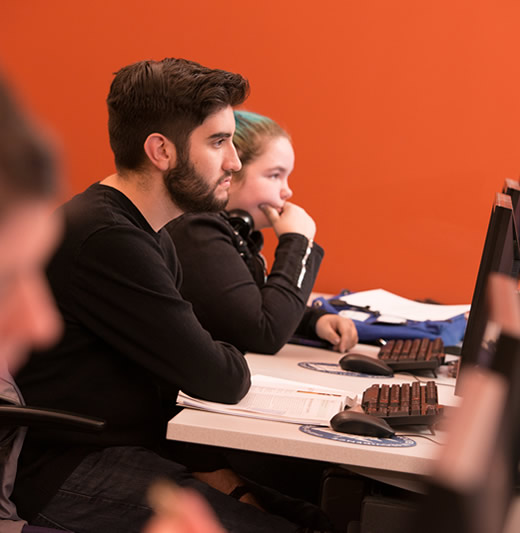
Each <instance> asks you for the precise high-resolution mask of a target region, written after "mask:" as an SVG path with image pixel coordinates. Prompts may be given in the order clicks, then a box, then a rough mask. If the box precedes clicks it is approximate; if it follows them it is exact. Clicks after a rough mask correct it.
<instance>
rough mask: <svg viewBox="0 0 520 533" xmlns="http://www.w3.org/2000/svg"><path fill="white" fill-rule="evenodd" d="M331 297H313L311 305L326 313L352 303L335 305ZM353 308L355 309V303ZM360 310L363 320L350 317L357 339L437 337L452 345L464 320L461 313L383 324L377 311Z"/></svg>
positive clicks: (461, 331) (462, 327) (462, 334)
mask: <svg viewBox="0 0 520 533" xmlns="http://www.w3.org/2000/svg"><path fill="white" fill-rule="evenodd" d="M332 300H336V301H337V300H338V296H335V297H334V298H324V297H319V298H316V299H315V300H314V301H313V303H312V305H313V307H317V308H320V309H324V310H325V311H328V312H329V313H339V312H340V311H342V310H348V309H352V307H353V306H349V304H347V302H345V305H344V307H338V306H337V305H332V304H331V303H330V302H331V301H332ZM355 309H356V310H359V308H357V307H355ZM363 312H365V313H367V314H369V315H370V316H369V317H368V318H367V319H366V320H365V321H361V320H354V323H355V324H356V329H357V332H358V335H359V342H360V343H373V342H375V341H378V340H379V339H386V340H389V339H418V338H428V339H435V338H437V337H440V338H441V339H442V341H443V342H444V345H445V346H455V345H456V344H458V343H459V342H460V341H461V340H462V338H463V337H464V332H465V330H466V324H467V320H466V317H465V316H464V314H460V315H457V316H454V317H452V318H450V319H449V320H424V321H415V320H407V321H406V322H405V323H403V324H384V323H380V322H377V320H378V317H379V313H377V312H373V311H370V310H369V309H363Z"/></svg>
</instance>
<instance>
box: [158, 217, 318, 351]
mask: <svg viewBox="0 0 520 533" xmlns="http://www.w3.org/2000/svg"><path fill="white" fill-rule="evenodd" d="M166 229H167V230H168V232H169V233H170V235H171V237H172V240H173V242H174V244H175V249H176V251H177V255H178V257H179V260H180V262H181V265H182V269H183V282H182V285H181V293H182V295H183V296H184V297H185V298H186V299H187V300H188V301H190V302H191V303H192V304H193V309H194V311H195V314H196V315H197V317H198V318H199V320H200V322H201V324H202V325H203V326H204V327H205V328H206V329H207V330H208V331H209V332H210V333H211V334H212V335H213V338H215V339H219V340H223V341H226V342H230V343H231V344H233V345H235V346H237V347H238V348H240V349H241V350H242V351H244V352H246V351H249V352H259V353H266V354H273V353H276V352H277V351H278V350H279V349H280V348H281V347H282V346H283V345H284V344H285V343H286V342H287V341H288V340H289V338H290V337H291V336H292V335H293V334H294V333H295V332H297V333H299V334H303V335H306V336H308V337H311V338H313V337H314V338H316V335H315V325H316V321H317V319H318V318H319V317H320V316H322V315H323V314H325V312H323V311H321V310H316V309H311V308H307V307H306V302H307V300H308V298H309V295H310V293H311V290H312V287H313V285H314V281H315V280H316V276H317V274H318V269H319V267H320V264H321V260H322V257H323V249H322V248H321V247H320V246H319V245H318V244H316V243H314V244H313V246H312V249H311V250H310V254H309V255H307V254H308V252H309V250H308V246H309V241H308V239H307V238H306V237H304V236H303V235H300V234H297V233H287V234H284V235H282V236H281V237H280V240H279V243H278V246H277V248H276V251H275V259H274V263H273V265H272V268H271V270H270V272H269V275H268V276H267V278H265V276H264V269H263V264H262V260H261V259H260V257H259V252H258V250H257V245H256V240H255V239H251V238H249V239H247V238H246V239H244V238H242V237H241V236H240V235H239V234H237V232H236V231H235V230H234V228H233V226H232V225H231V224H230V222H229V220H228V217H227V215H226V213H224V212H223V213H197V214H194V213H187V214H184V215H182V216H180V217H178V218H176V219H174V220H172V221H171V222H170V223H168V224H167V225H166ZM302 269H304V270H303V272H302Z"/></svg>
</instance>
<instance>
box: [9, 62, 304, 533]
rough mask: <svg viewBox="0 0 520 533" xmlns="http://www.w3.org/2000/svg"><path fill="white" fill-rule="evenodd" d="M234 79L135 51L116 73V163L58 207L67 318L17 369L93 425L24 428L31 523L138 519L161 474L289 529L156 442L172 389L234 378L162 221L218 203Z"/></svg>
mask: <svg viewBox="0 0 520 533" xmlns="http://www.w3.org/2000/svg"><path fill="white" fill-rule="evenodd" d="M248 88H249V87H248V83H247V81H246V80H245V79H244V78H242V76H240V75H238V74H232V73H229V72H225V71H221V70H212V69H208V68H206V67H203V66H201V65H198V64H197V63H193V62H191V61H186V60H182V59H172V58H168V59H164V60H163V61H159V62H155V61H142V62H139V63H136V64H133V65H130V66H127V67H124V68H123V69H121V70H120V71H119V72H118V73H117V74H116V76H115V78H114V80H113V82H112V85H111V89H110V93H109V95H108V99H107V103H108V110H109V135H110V143H111V147H112V150H113V152H114V155H115V165H116V173H115V174H112V175H111V176H109V177H107V178H105V179H104V180H102V181H101V182H99V183H95V184H94V185H92V186H90V187H89V188H88V189H87V190H86V191H84V192H83V193H81V194H79V195H77V196H75V197H74V198H72V199H71V200H70V201H69V202H67V203H66V204H65V205H64V206H63V208H62V209H61V211H62V213H63V216H64V218H65V238H64V241H63V244H62V245H61V246H60V248H59V250H58V252H57V254H56V255H55V257H54V258H53V260H52V262H51V264H50V266H49V269H48V276H49V280H50V283H51V287H52V289H53V292H54V295H55V297H56V300H57V303H58V306H59V309H60V311H61V312H62V314H63V318H64V322H65V332H64V335H63V337H62V339H61V341H60V342H59V344H58V345H57V346H56V347H55V348H53V349H51V350H48V351H45V352H41V353H38V354H34V355H33V356H32V357H31V359H30V361H29V362H28V363H27V365H26V366H25V367H24V368H23V369H22V370H21V372H20V373H19V374H18V376H17V381H18V383H19V385H20V388H21V389H22V393H23V394H24V396H25V398H26V401H27V402H28V403H33V404H38V405H40V406H45V407H54V408H59V409H67V410H71V411H75V412H79V413H84V414H89V415H94V416H98V417H100V418H103V419H105V420H106V421H107V427H106V430H105V431H104V432H103V433H101V434H100V435H90V436H85V435H84V434H77V435H76V434H74V433H71V432H67V433H60V432H57V431H50V430H30V431H29V433H28V435H27V439H26V442H25V444H24V448H23V451H22V455H21V461H20V467H19V474H18V478H17V482H16V486H15V498H16V503H17V505H18V509H19V511H20V513H21V515H22V516H24V518H27V519H29V521H30V523H33V524H35V525H51V526H54V527H56V526H59V527H60V528H63V529H66V530H72V531H75V532H78V533H79V532H82V533H90V532H92V533H99V532H108V531H110V532H117V531H121V532H125V533H132V532H138V531H140V530H141V529H142V526H143V524H144V522H145V521H146V519H147V518H148V517H149V516H150V509H149V508H148V506H147V505H146V503H145V501H146V500H145V493H146V489H147V488H148V486H149V485H150V483H151V482H152V481H153V480H154V479H156V478H157V477H161V476H166V477H169V478H171V479H173V480H175V481H176V482H177V483H178V484H179V485H180V486H186V487H191V488H194V489H195V490H196V491H198V492H199V493H201V494H202V495H203V496H204V497H205V498H206V499H207V501H208V502H209V503H210V504H211V506H212V507H213V509H214V510H215V511H216V513H217V515H218V517H219V519H220V521H221V522H222V524H223V526H224V527H225V528H226V529H227V530H229V531H246V530H247V531H248V533H253V532H256V531H258V532H263V531H266V532H267V531H270V532H276V531H295V530H296V529H297V528H296V526H294V525H293V524H291V523H289V522H287V521H286V520H284V519H282V518H279V517H276V516H272V515H269V514H267V513H264V512H262V511H260V510H259V509H257V508H256V507H253V506H252V505H247V504H244V503H241V502H240V501H238V500H236V499H233V498H231V497H230V496H228V495H226V494H224V493H222V492H219V491H217V490H215V489H213V488H211V487H209V486H208V485H206V484H205V483H202V482H200V481H198V480H197V479H195V478H194V477H192V476H191V475H190V473H189V472H188V471H187V470H186V468H185V467H183V466H182V465H181V464H179V463H178V462H176V457H175V454H173V453H172V450H171V449H169V447H168V446H167V443H166V439H165V434H166V424H167V421H168V420H169V418H171V416H172V415H173V414H174V406H175V399H176V396H177V392H178V390H179V389H182V390H183V391H185V392H186V393H188V394H190V395H193V396H197V397H200V398H203V399H206V400H212V401H216V402H224V403H234V402H237V401H239V400H240V399H241V398H242V397H243V396H244V395H245V394H246V392H247V391H248V389H249V385H250V374H249V369H248V367H247V364H246V361H245V359H244V357H243V355H242V354H241V353H240V352H239V351H238V350H237V349H235V348H234V347H233V346H231V345H229V344H225V343H220V342H216V341H214V340H213V339H212V338H211V336H210V334H209V333H208V332H206V331H205V330H204V329H203V328H202V327H201V325H200V324H199V322H198V321H197V319H196V317H195V315H194V314H193V312H192V309H191V305H190V304H189V303H187V302H186V301H184V300H183V299H182V297H181V296H180V293H179V290H178V288H179V285H180V281H181V272H180V266H179V264H178V261H177V258H176V255H175V250H174V247H173V245H172V242H171V239H170V237H169V235H168V234H167V233H165V232H164V231H162V227H163V226H164V225H165V224H166V223H167V222H168V221H170V220H172V219H173V218H175V217H177V216H179V215H180V214H182V213H183V212H186V211H193V210H196V211H200V210H220V209H222V208H223V207H224V205H225V204H226V202H227V190H228V188H229V182H230V177H231V172H233V171H237V170H239V169H240V167H241V164H240V161H239V159H238V157H237V154H236V151H235V148H234V146H233V143H232V137H233V133H234V129H235V121H234V116H233V109H232V107H233V106H235V105H238V104H240V103H242V102H243V101H244V100H245V98H246V96H247V93H248Z"/></svg>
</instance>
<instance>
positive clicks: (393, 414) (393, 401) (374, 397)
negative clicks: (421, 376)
mask: <svg viewBox="0 0 520 533" xmlns="http://www.w3.org/2000/svg"><path fill="white" fill-rule="evenodd" d="M361 406H362V407H363V410H364V411H365V413H367V414H369V415H373V416H377V417H379V418H382V419H384V420H386V421H387V422H388V424H390V426H403V425H407V424H426V425H432V424H433V423H435V422H436V421H437V420H438V418H439V417H440V416H441V415H442V412H443V409H444V408H443V406H442V405H439V401H438V395H437V385H436V383H435V381H428V382H426V383H425V384H421V383H419V382H418V381H414V382H413V383H403V384H401V385H399V384H395V385H372V386H371V387H369V388H368V389H367V390H366V391H365V392H364V393H363V399H362V402H361Z"/></svg>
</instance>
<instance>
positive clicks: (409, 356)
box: [378, 338, 444, 374]
mask: <svg viewBox="0 0 520 533" xmlns="http://www.w3.org/2000/svg"><path fill="white" fill-rule="evenodd" d="M378 357H379V359H382V360H383V361H384V362H385V363H386V364H387V365H388V366H389V367H390V368H392V370H394V371H399V370H401V371H402V370H412V371H413V370H431V371H432V372H433V373H434V374H435V370H436V369H437V367H438V366H440V365H441V364H442V363H443V362H444V343H443V342H442V339H441V338H437V339H394V340H391V341H388V342H387V343H386V344H385V345H384V346H383V347H382V348H381V350H380V351H379V354H378Z"/></svg>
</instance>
